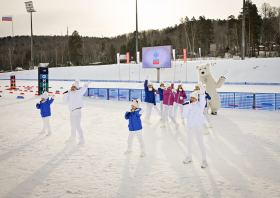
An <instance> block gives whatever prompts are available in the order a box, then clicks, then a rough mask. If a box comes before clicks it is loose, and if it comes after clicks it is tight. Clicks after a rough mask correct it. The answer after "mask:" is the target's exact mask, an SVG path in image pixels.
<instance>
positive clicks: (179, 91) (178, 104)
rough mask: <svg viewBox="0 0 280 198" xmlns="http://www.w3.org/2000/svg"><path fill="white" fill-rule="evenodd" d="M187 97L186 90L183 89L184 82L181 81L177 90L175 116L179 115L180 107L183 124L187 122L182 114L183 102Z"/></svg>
mask: <svg viewBox="0 0 280 198" xmlns="http://www.w3.org/2000/svg"><path fill="white" fill-rule="evenodd" d="M185 99H187V95H186V92H185V91H184V89H183V83H180V84H179V85H178V88H177V89H176V91H175V101H174V102H175V103H174V117H175V119H176V117H177V109H178V107H179V108H180V111H181V118H182V123H183V124H184V123H185V122H184V118H183V116H182V113H183V103H184V100H185Z"/></svg>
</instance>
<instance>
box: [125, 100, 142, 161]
mask: <svg viewBox="0 0 280 198" xmlns="http://www.w3.org/2000/svg"><path fill="white" fill-rule="evenodd" d="M140 103H141V101H140V99H137V100H132V103H131V109H130V110H129V111H127V112H126V113H125V116H124V118H125V119H126V120H129V123H128V128H129V135H128V140H127V144H128V147H127V150H126V151H125V152H124V154H128V153H131V151H132V141H133V138H134V136H135V135H137V137H138V140H139V142H140V147H141V155H140V157H144V156H145V155H146V153H145V144H144V139H143V136H142V123H141V119H140V117H141V115H142V114H143V112H144V111H143V110H142V109H141V108H139V106H140Z"/></svg>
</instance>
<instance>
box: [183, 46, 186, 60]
mask: <svg viewBox="0 0 280 198" xmlns="http://www.w3.org/2000/svg"><path fill="white" fill-rule="evenodd" d="M183 53H184V62H187V50H186V49H183Z"/></svg>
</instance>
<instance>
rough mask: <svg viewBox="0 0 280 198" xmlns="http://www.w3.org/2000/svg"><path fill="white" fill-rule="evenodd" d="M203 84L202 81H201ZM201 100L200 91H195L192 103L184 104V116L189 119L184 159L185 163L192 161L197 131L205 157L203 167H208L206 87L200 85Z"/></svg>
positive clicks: (192, 95)
mask: <svg viewBox="0 0 280 198" xmlns="http://www.w3.org/2000/svg"><path fill="white" fill-rule="evenodd" d="M200 84H201V83H200ZM199 93H200V96H201V97H200V100H199V101H198V93H197V92H193V93H192V94H191V95H190V98H191V103H190V104H187V105H184V110H183V113H182V116H183V117H184V118H187V119H188V122H187V127H188V157H187V158H186V159H185V160H184V161H183V162H184V163H185V164H188V163H190V162H192V144H193V136H194V134H195V133H196V136H197V141H198V143H199V147H200V150H201V154H202V157H203V162H202V165H201V168H206V167H207V160H206V151H205V146H204V143H203V129H204V128H203V124H205V120H204V115H203V110H204V107H205V88H204V87H202V86H200V92H199Z"/></svg>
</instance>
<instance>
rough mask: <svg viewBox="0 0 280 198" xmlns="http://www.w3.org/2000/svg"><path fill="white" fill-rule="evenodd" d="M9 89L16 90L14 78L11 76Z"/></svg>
mask: <svg viewBox="0 0 280 198" xmlns="http://www.w3.org/2000/svg"><path fill="white" fill-rule="evenodd" d="M11 88H12V89H16V76H15V75H11Z"/></svg>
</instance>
